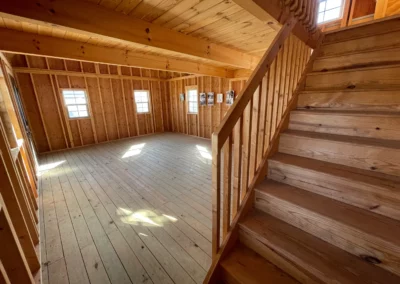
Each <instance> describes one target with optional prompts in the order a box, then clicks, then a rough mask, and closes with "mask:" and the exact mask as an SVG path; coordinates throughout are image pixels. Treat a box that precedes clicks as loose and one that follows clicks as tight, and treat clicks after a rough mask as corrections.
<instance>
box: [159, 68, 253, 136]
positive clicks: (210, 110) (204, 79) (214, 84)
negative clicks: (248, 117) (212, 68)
mask: <svg viewBox="0 0 400 284" xmlns="http://www.w3.org/2000/svg"><path fill="white" fill-rule="evenodd" d="M245 82H246V81H245V80H229V79H225V78H218V77H210V76H199V77H195V78H190V79H179V78H176V79H174V80H173V81H169V82H168V83H167V84H168V90H167V91H168V95H167V97H168V99H167V100H168V102H169V105H170V108H171V117H170V118H169V121H170V123H171V131H173V132H179V133H185V134H189V135H193V136H198V137H203V138H211V134H212V132H214V131H215V130H216V128H217V127H218V125H219V124H220V122H221V121H222V119H223V118H224V116H225V114H226V112H227V111H228V109H229V108H230V105H227V104H226V92H227V91H228V90H234V91H235V98H236V97H237V95H238V94H239V92H240V91H241V89H242V88H243V86H244V84H245ZM186 86H197V90H198V93H199V95H200V93H206V94H207V93H208V92H214V105H212V106H209V105H206V106H200V105H199V111H198V114H189V113H188V110H187V108H188V105H187V104H188V102H187V100H186V96H185V101H181V100H180V98H179V96H180V94H181V93H184V94H186ZM218 93H222V94H223V102H222V103H217V94H218Z"/></svg>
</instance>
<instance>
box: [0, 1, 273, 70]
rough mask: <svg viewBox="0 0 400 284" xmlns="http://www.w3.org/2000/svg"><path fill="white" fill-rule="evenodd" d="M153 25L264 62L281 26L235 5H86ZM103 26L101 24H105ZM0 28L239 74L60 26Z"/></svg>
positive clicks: (6, 20)
mask: <svg viewBox="0 0 400 284" xmlns="http://www.w3.org/2000/svg"><path fill="white" fill-rule="evenodd" d="M80 1H82V2H91V3H92V4H96V5H98V6H101V7H104V8H106V9H108V10H111V11H114V12H115V13H120V14H121V15H127V16H129V17H132V18H135V19H141V20H143V21H145V22H148V23H153V24H155V25H157V26H162V27H164V28H167V29H170V30H173V31H176V32H179V33H181V34H185V35H188V36H191V37H195V38H200V39H204V40H207V41H209V42H211V43H215V44H218V45H221V46H225V47H228V48H231V49H233V50H238V51H241V52H244V53H246V54H250V55H254V56H255V57H259V56H260V54H261V53H262V51H264V50H266V49H267V48H268V46H269V44H270V43H271V42H272V40H273V38H274V36H275V34H276V32H277V30H278V29H279V25H278V24H277V23H276V21H274V20H273V19H272V18H271V20H270V21H268V22H267V23H266V22H263V21H261V20H259V19H257V18H256V17H254V16H253V15H251V14H250V13H249V12H247V11H246V10H244V9H242V8H241V7H240V6H238V5H237V4H235V3H234V2H233V1H232V0H80ZM99 21H101V19H99ZM0 27H2V28H5V29H11V30H17V31H22V32H25V33H30V34H37V35H44V36H51V37H55V38H62V39H67V40H72V41H76V42H82V43H87V44H91V45H95V46H102V47H110V48H118V49H124V50H129V51H134V52H136V53H138V54H148V55H157V56H165V57H168V58H175V59H179V60H186V61H190V62H195V63H202V64H207V65H210V66H215V67H222V68H226V69H228V70H233V69H237V67H234V66H232V65H229V64H226V62H217V61H215V60H208V59H205V58H199V57H197V56H193V55H189V54H185V53H180V52H175V51H173V50H166V49H160V48H155V47H153V46H149V45H144V44H140V43H135V42H129V41H124V40H120V39H117V38H112V37H100V36H96V35H93V34H88V33H85V32H80V31H79V30H66V29H63V28H62V27H58V26H57V25H48V24H46V23H35V22H31V21H24V20H23V19H15V18H10V17H0Z"/></svg>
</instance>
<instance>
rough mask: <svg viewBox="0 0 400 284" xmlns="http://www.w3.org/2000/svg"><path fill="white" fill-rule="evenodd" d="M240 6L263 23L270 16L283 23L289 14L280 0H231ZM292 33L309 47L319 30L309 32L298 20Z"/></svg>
mask: <svg viewBox="0 0 400 284" xmlns="http://www.w3.org/2000/svg"><path fill="white" fill-rule="evenodd" d="M233 1H234V2H235V3H236V4H238V5H239V6H240V7H242V8H243V9H245V10H246V11H248V12H249V13H250V14H252V15H254V16H255V17H256V18H258V19H260V20H261V21H263V22H265V23H267V24H268V23H269V21H270V20H269V19H271V17H272V18H273V19H274V21H277V22H279V23H280V24H284V23H285V22H286V21H287V19H288V18H289V17H290V16H291V15H290V14H291V13H290V12H289V8H285V7H282V1H281V0H268V1H265V0H233ZM293 33H294V34H295V35H296V36H297V37H298V38H299V39H301V40H302V41H303V42H305V43H306V44H307V45H308V46H310V47H311V48H315V47H316V44H317V40H318V38H319V36H320V31H319V30H316V31H315V32H314V33H312V34H311V33H310V32H309V31H308V30H307V29H306V28H305V26H303V24H302V23H301V22H300V21H299V22H298V23H297V24H296V26H295V27H294V28H293Z"/></svg>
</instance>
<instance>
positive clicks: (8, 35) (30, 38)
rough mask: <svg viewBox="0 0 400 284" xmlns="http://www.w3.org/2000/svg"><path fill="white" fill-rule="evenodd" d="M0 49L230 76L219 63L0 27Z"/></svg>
mask: <svg viewBox="0 0 400 284" xmlns="http://www.w3.org/2000/svg"><path fill="white" fill-rule="evenodd" d="M0 38H1V39H2V40H1V41H0V51H4V52H13V53H22V54H31V55H39V56H49V57H56V58H68V59H74V60H81V61H91V62H101V63H108V64H116V65H125V66H132V67H142V68H148V69H156V70H165V71H176V72H185V73H192V74H200V75H208V76H216V77H225V78H230V77H232V76H233V72H232V71H230V70H227V69H225V68H221V67H215V66H210V65H206V64H201V63H195V62H189V61H185V60H177V59H172V58H166V57H165V56H156V55H149V54H142V53H137V52H134V51H129V50H124V49H119V48H110V47H101V46H96V45H91V44H87V43H82V42H77V41H73V40H66V39H61V38H55V37H50V36H42V35H37V34H31V33H24V32H19V31H15V30H9V29H4V28H0Z"/></svg>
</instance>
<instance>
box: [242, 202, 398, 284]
mask: <svg viewBox="0 0 400 284" xmlns="http://www.w3.org/2000/svg"><path fill="white" fill-rule="evenodd" d="M240 228H241V229H242V230H243V231H245V232H247V233H249V234H251V235H252V237H253V238H256V239H258V240H259V241H260V242H262V243H263V244H265V245H267V246H268V247H270V248H271V249H272V250H273V251H275V252H277V253H278V254H280V255H282V256H283V257H285V258H287V259H289V260H291V262H292V263H295V264H296V265H298V266H300V267H302V268H303V269H305V270H306V271H308V273H311V274H314V276H315V277H317V278H318V279H320V280H322V281H330V282H329V283H382V284H383V283H385V284H386V283H388V284H389V283H393V284H394V283H399V281H400V278H399V277H397V276H396V275H394V274H392V273H390V272H387V271H385V270H383V269H382V268H380V267H377V266H374V265H371V264H369V263H367V262H365V261H364V260H362V259H360V258H358V257H356V256H354V255H352V254H350V253H348V252H346V251H344V250H342V249H340V248H338V247H335V246H333V245H331V244H329V243H327V242H325V241H323V240H321V239H319V238H317V237H315V236H313V235H312V234H309V233H306V232H304V231H302V230H301V229H298V228H296V227H294V226H292V225H290V224H288V223H286V222H284V221H281V220H279V219H277V218H275V217H273V216H271V215H269V214H266V213H264V212H262V211H259V210H254V211H253V212H251V213H250V214H249V215H247V216H246V218H245V219H244V220H243V221H242V222H241V223H240Z"/></svg>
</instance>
